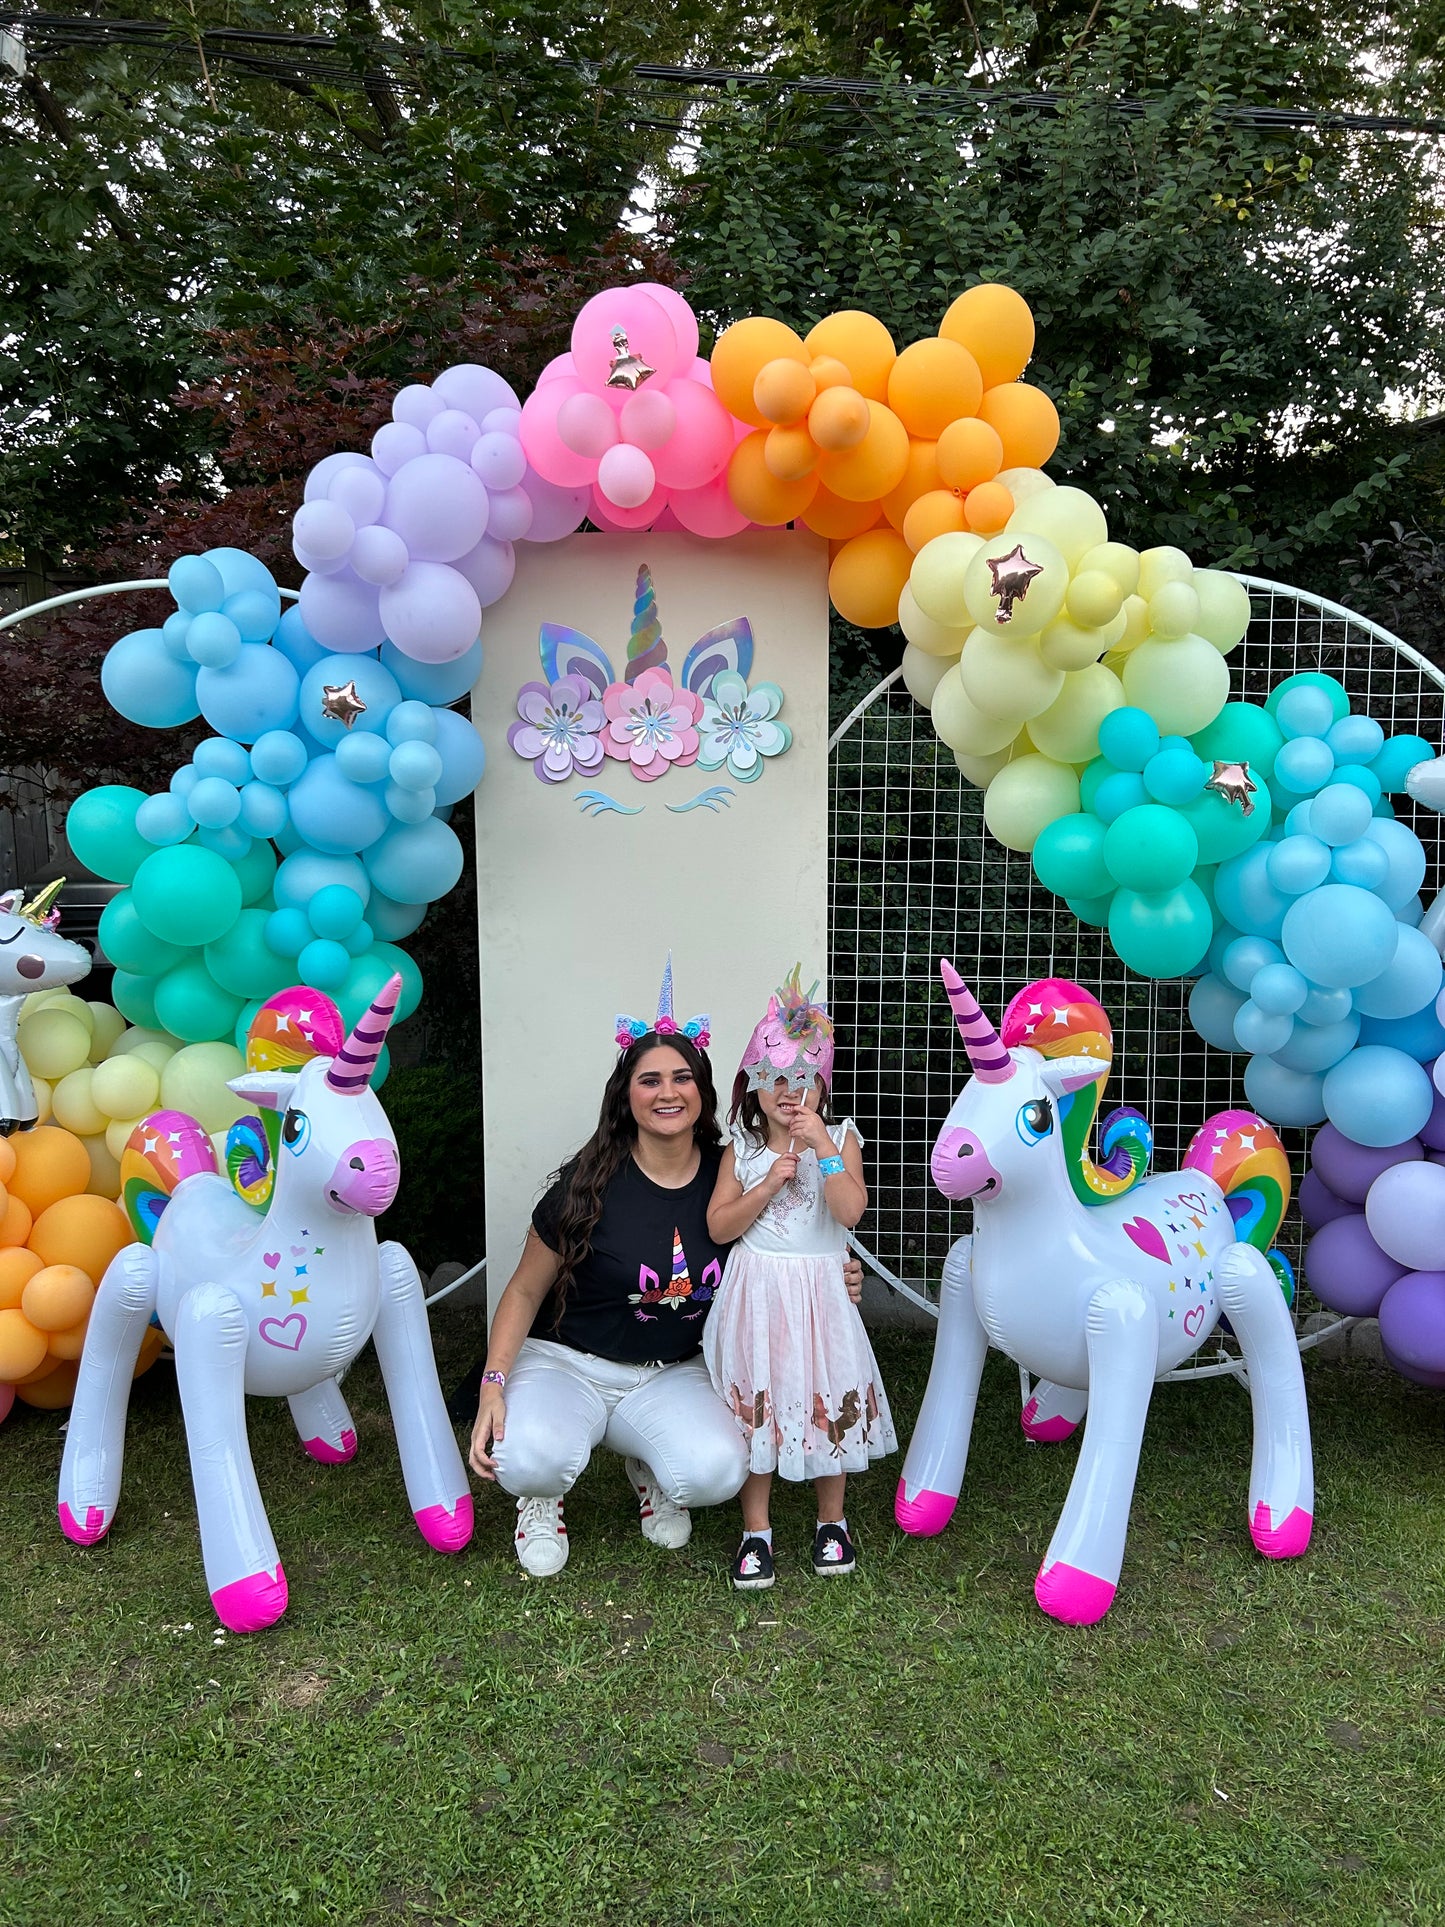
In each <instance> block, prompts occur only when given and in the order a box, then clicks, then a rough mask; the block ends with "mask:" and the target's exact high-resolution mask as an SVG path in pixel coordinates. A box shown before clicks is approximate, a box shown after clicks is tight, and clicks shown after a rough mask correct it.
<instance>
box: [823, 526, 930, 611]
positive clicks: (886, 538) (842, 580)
mask: <svg viewBox="0 0 1445 1927" xmlns="http://www.w3.org/2000/svg"><path fill="white" fill-rule="evenodd" d="M912 567H913V551H912V549H910V548H909V546H908V544H907V543H906V542H905V541H904V540H903V537H902V536H901V535H900V534H899V533H898V531H897V530H896V529H870V530H869V532H868V534H867V535H855V536H854V538H853V540H852V541H851V542H845V543H844V544H843V546H842V548H840V549H839V551H838V553H837V555H836V556H835V557H834V558H833V565H832V567H831V568H830V569H829V571H828V594H829V595H830V596H831V597H832V598H833V607H834V608H835V609H836V610H837V611H838V613H839V615H840V616H842V617H843V618H844V620H845V621H847V622H854V623H856V624H857V625H858V627H859V628H860V629H886V628H887V627H888V625H889V623H891V622H897V620H898V598H899V596H900V595H902V593H903V585H904V584H905V583H906V582H907V580H908V576H909V571H910V570H911V569H912Z"/></svg>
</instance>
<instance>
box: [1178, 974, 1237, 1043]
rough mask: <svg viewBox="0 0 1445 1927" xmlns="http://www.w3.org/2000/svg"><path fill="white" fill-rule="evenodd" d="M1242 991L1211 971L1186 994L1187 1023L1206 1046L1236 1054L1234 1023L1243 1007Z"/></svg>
mask: <svg viewBox="0 0 1445 1927" xmlns="http://www.w3.org/2000/svg"><path fill="white" fill-rule="evenodd" d="M1245 1002H1246V998H1245V995H1244V992H1243V991H1242V990H1235V989H1234V988H1233V986H1232V985H1230V984H1227V983H1225V982H1224V981H1223V980H1222V979H1221V978H1219V977H1216V976H1214V975H1213V973H1212V972H1211V973H1210V974H1208V975H1206V976H1203V977H1201V978H1200V979H1199V981H1198V982H1197V983H1196V984H1195V986H1194V988H1193V990H1191V991H1190V993H1189V1021H1190V1023H1191V1024H1193V1026H1194V1028H1195V1029H1196V1030H1197V1031H1198V1032H1199V1035H1200V1036H1201V1037H1202V1038H1203V1039H1204V1041H1205V1043H1206V1044H1212V1045H1213V1046H1214V1048H1215V1050H1227V1051H1237V1050H1238V1049H1239V1048H1240V1045H1239V1040H1238V1038H1237V1037H1236V1036H1235V1034H1234V1020H1235V1018H1236V1017H1237V1016H1238V1014H1239V1012H1240V1011H1241V1010H1242V1009H1243V1008H1244V1005H1245Z"/></svg>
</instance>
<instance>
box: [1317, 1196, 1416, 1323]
mask: <svg viewBox="0 0 1445 1927" xmlns="http://www.w3.org/2000/svg"><path fill="white" fill-rule="evenodd" d="M1304 1263H1305V1277H1306V1279H1307V1281H1308V1283H1309V1287H1310V1290H1311V1291H1312V1292H1313V1293H1314V1295H1315V1297H1316V1298H1318V1299H1319V1301H1320V1303H1321V1304H1322V1305H1328V1306H1329V1308H1330V1310H1331V1311H1337V1312H1341V1313H1343V1314H1344V1315H1345V1316H1346V1317H1351V1318H1373V1317H1374V1316H1375V1314H1376V1312H1377V1311H1378V1310H1379V1309H1380V1301H1381V1299H1382V1298H1383V1297H1384V1295H1385V1293H1386V1292H1387V1291H1388V1290H1389V1288H1390V1286H1391V1285H1393V1284H1394V1282H1395V1280H1396V1279H1397V1278H1398V1277H1399V1276H1400V1274H1401V1273H1402V1272H1403V1271H1404V1269H1405V1267H1404V1266H1403V1265H1401V1264H1397V1263H1396V1261H1395V1260H1394V1259H1393V1258H1390V1257H1387V1256H1386V1254H1385V1253H1384V1252H1383V1251H1381V1249H1380V1247H1379V1246H1378V1245H1377V1244H1376V1243H1375V1241H1374V1239H1373V1238H1372V1237H1371V1236H1370V1227H1369V1225H1368V1224H1367V1223H1366V1222H1365V1214H1364V1212H1363V1211H1359V1212H1354V1213H1352V1215H1351V1216H1350V1217H1348V1218H1336V1219H1335V1220H1334V1221H1333V1223H1331V1224H1327V1225H1325V1226H1324V1228H1323V1229H1322V1230H1320V1231H1317V1232H1316V1233H1315V1235H1314V1236H1313V1237H1312V1238H1311V1239H1310V1241H1309V1243H1308V1244H1307V1245H1306V1246H1305V1256H1304Z"/></svg>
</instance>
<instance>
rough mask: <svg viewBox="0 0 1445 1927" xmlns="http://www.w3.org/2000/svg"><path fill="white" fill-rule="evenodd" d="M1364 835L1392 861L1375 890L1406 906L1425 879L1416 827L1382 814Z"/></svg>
mask: <svg viewBox="0 0 1445 1927" xmlns="http://www.w3.org/2000/svg"><path fill="white" fill-rule="evenodd" d="M1365 835H1366V836H1368V837H1369V838H1370V839H1371V841H1372V842H1375V843H1378V844H1379V846H1380V848H1381V849H1382V850H1383V851H1384V852H1385V855H1386V857H1387V858H1388V860H1389V865H1390V868H1389V871H1388V873H1387V875H1386V877H1385V881H1384V882H1383V883H1379V884H1376V886H1375V889H1376V893H1377V894H1378V896H1379V897H1380V900H1381V901H1382V902H1383V903H1386V904H1388V905H1389V907H1390V908H1391V909H1392V910H1403V909H1404V907H1405V905H1406V904H1407V903H1408V902H1409V901H1410V899H1411V897H1413V896H1414V895H1415V894H1416V892H1417V891H1418V890H1419V888H1420V885H1421V884H1422V883H1423V882H1424V881H1425V850H1424V846H1423V845H1422V844H1421V842H1420V839H1419V837H1418V836H1416V834H1415V832H1414V831H1413V830H1411V829H1407V828H1406V826H1405V825H1404V824H1403V823H1396V822H1394V821H1393V820H1392V819H1389V818H1386V817H1382V816H1377V817H1375V818H1374V819H1373V820H1372V821H1371V823H1370V825H1369V827H1368V829H1367V830H1366V831H1365ZM1395 1141H1396V1140H1394V1139H1391V1142H1392V1143H1394V1142H1395Z"/></svg>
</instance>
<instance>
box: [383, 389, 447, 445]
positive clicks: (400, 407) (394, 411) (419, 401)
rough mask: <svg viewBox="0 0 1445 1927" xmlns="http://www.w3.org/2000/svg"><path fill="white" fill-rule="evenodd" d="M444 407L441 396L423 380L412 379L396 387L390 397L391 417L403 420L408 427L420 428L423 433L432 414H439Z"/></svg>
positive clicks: (398, 420)
mask: <svg viewBox="0 0 1445 1927" xmlns="http://www.w3.org/2000/svg"><path fill="white" fill-rule="evenodd" d="M445 407H446V403H445V402H444V401H443V400H442V398H441V396H440V395H438V394H434V393H433V391H432V390H431V389H430V388H428V387H427V385H426V383H425V382H424V381H414V382H410V383H409V384H408V385H407V386H406V387H405V388H398V389H397V391H396V393H395V395H394V396H393V397H392V402H391V419H392V420H393V421H394V422H405V423H406V424H407V426H408V427H409V428H416V429H420V430H421V431H422V432H423V433H424V432H425V430H426V425H427V423H428V422H429V421H430V420H431V419H432V417H433V415H439V414H440V413H441V412H442V410H443V409H444V408H445Z"/></svg>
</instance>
